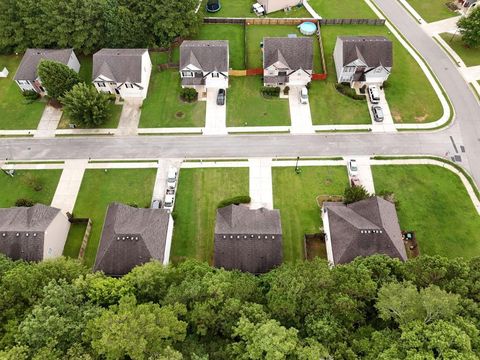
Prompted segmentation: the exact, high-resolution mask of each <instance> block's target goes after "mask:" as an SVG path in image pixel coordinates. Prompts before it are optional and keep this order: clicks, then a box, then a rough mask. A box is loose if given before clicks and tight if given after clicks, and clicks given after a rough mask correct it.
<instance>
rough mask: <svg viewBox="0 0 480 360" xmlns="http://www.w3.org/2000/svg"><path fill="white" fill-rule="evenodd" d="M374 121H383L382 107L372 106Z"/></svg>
mask: <svg viewBox="0 0 480 360" xmlns="http://www.w3.org/2000/svg"><path fill="white" fill-rule="evenodd" d="M372 113H373V119H374V120H375V121H377V122H382V121H383V110H382V107H381V106H378V105H374V106H372Z"/></svg>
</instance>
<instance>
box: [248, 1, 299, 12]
mask: <svg viewBox="0 0 480 360" xmlns="http://www.w3.org/2000/svg"><path fill="white" fill-rule="evenodd" d="M257 2H258V3H259V4H260V5H262V6H263V8H264V9H265V13H266V14H269V13H272V12H275V11H279V10H283V9H287V8H290V7H293V6H297V5H299V4H301V3H302V0H257Z"/></svg>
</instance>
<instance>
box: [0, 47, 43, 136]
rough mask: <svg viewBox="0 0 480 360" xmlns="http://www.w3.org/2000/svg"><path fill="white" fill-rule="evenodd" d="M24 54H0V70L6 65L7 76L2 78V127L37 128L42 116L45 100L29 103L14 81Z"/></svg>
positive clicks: (0, 83) (7, 128)
mask: <svg viewBox="0 0 480 360" xmlns="http://www.w3.org/2000/svg"><path fill="white" fill-rule="evenodd" d="M20 60H22V55H18V56H17V55H0V71H1V70H2V69H3V68H4V67H6V68H7V69H8V71H9V74H8V77H7V78H0V129H2V130H14V129H25V130H30V129H36V128H37V126H38V122H39V121H40V118H41V117H42V112H43V109H44V107H45V102H43V101H34V102H33V103H27V102H26V101H25V98H24V97H23V95H22V91H21V90H20V88H19V87H18V85H17V84H16V83H15V81H13V77H14V76H15V72H16V71H17V67H18V65H19V64H20Z"/></svg>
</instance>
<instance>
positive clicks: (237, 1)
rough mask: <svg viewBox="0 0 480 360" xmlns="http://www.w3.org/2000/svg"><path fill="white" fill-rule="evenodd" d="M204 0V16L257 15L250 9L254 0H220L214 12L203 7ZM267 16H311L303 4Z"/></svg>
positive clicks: (204, 1) (204, 0)
mask: <svg viewBox="0 0 480 360" xmlns="http://www.w3.org/2000/svg"><path fill="white" fill-rule="evenodd" d="M206 3H207V1H206V0H203V2H202V10H201V11H202V13H203V15H204V16H206V17H240V18H242V17H243V18H245V17H257V15H255V14H254V13H253V11H252V5H253V4H254V3H256V1H254V0H221V5H222V8H221V9H220V11H217V12H215V13H209V12H207V11H206V9H205V4H206ZM268 17H282V18H289V17H290V18H311V17H312V16H311V15H310V13H309V12H308V11H307V10H305V8H304V7H303V6H301V7H294V8H292V10H291V11H289V12H284V11H277V12H274V13H271V14H268Z"/></svg>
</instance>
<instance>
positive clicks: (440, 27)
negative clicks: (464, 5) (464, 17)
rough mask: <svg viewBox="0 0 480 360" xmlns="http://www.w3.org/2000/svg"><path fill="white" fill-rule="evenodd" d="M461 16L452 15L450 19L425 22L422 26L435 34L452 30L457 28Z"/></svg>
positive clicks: (428, 32)
mask: <svg viewBox="0 0 480 360" xmlns="http://www.w3.org/2000/svg"><path fill="white" fill-rule="evenodd" d="M460 18H461V16H460V15H459V16H456V17H451V18H448V19H444V20H440V21H435V22H432V23H428V24H427V23H425V24H423V25H422V28H423V29H424V30H425V31H426V32H427V34H430V35H435V34H440V33H444V32H452V31H456V30H457V22H458V20H460Z"/></svg>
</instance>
